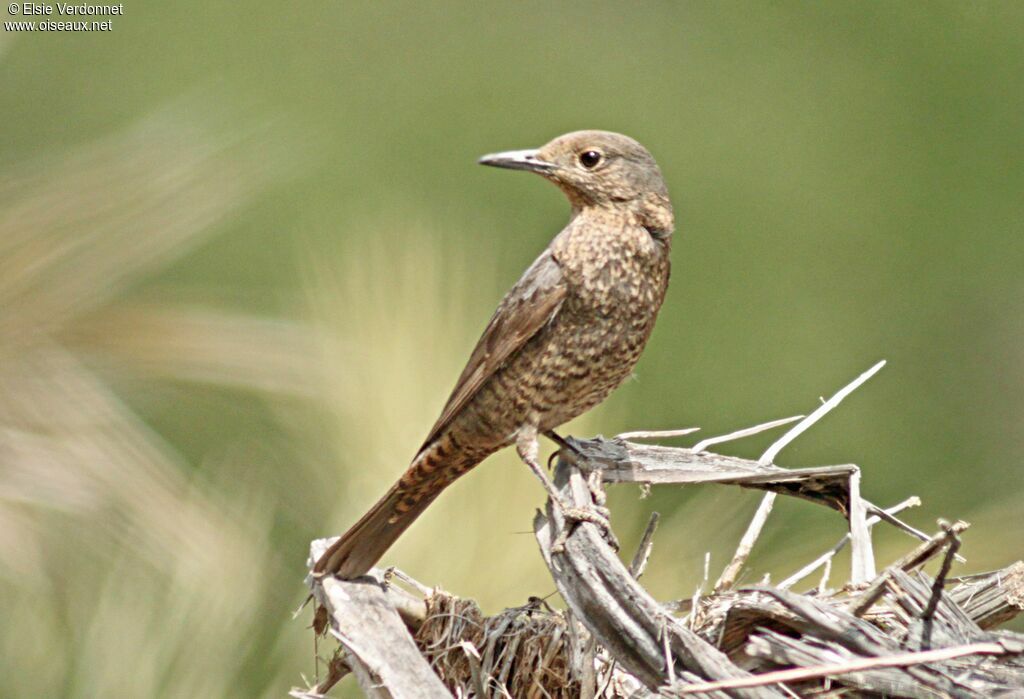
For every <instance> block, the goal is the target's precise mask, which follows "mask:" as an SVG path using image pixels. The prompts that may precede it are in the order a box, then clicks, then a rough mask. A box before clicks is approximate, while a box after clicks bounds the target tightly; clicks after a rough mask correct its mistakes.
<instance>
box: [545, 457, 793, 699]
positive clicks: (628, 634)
mask: <svg viewBox="0 0 1024 699" xmlns="http://www.w3.org/2000/svg"><path fill="white" fill-rule="evenodd" d="M555 483H556V485H557V486H558V487H559V488H560V489H561V494H562V497H563V499H564V500H565V501H566V502H568V503H570V504H572V505H573V506H574V507H578V508H586V507H593V505H594V502H593V499H592V495H591V491H590V489H589V488H588V486H587V483H586V479H585V477H584V475H583V474H582V473H581V472H580V470H579V468H578V467H577V466H575V465H573V464H571V463H570V462H568V461H565V460H559V463H558V466H556V470H555ZM574 524H575V526H573V525H574ZM567 527H571V530H570V529H567ZM534 532H535V533H536V536H537V541H538V543H539V544H540V547H541V552H542V554H543V555H544V559H545V561H546V562H547V563H548V567H549V568H550V569H551V573H552V576H553V577H554V579H555V584H556V585H557V586H558V590H559V592H560V593H561V595H562V597H563V598H564V599H565V601H566V603H567V604H568V605H569V607H570V609H572V611H573V614H574V615H575V616H576V617H577V618H578V619H579V620H580V621H581V622H582V623H583V624H584V625H585V626H586V627H587V630H589V631H590V633H592V634H593V635H594V637H595V638H596V639H597V640H598V641H599V642H600V643H601V645H602V646H603V647H604V648H606V649H607V650H608V652H609V653H610V654H611V656H612V657H613V658H615V660H616V661H617V662H619V663H620V664H621V665H622V666H623V667H625V668H626V669H627V670H628V671H629V672H630V673H631V674H633V675H635V676H636V677H637V678H638V679H640V680H641V681H642V682H643V683H644V684H645V685H646V686H647V687H648V688H649V689H651V690H657V688H659V687H662V686H666V685H668V684H670V683H671V680H670V678H671V677H672V676H673V675H674V674H675V673H676V672H677V670H676V667H675V666H676V664H677V663H678V665H679V669H678V672H679V673H680V674H682V673H683V672H688V673H691V674H692V675H695V676H696V677H698V678H703V679H714V680H719V679H729V678H736V677H744V676H746V675H747V673H745V672H743V671H742V670H740V669H739V668H737V667H736V666H735V665H733V664H732V663H731V662H730V661H729V659H728V658H727V657H726V656H725V655H724V654H723V653H721V652H720V651H719V650H717V649H716V648H715V647H714V646H712V645H711V644H709V643H707V642H706V641H704V640H703V639H702V638H700V637H699V636H697V634H695V633H694V632H692V631H691V630H690V629H687V628H685V627H684V626H682V625H681V624H679V623H678V621H676V619H674V618H673V617H672V616H670V615H668V614H667V613H666V612H665V610H664V609H663V608H662V607H661V606H660V605H659V604H658V603H657V601H655V600H654V598H653V597H651V596H650V595H649V594H648V593H647V591H646V590H644V589H643V588H642V587H641V586H640V585H639V583H637V581H636V580H635V579H634V578H633V576H631V575H630V573H629V571H628V570H627V569H626V567H625V566H624V565H623V564H622V562H621V561H620V560H619V558H618V556H617V555H616V554H615V552H614V551H612V549H611V547H609V546H608V544H607V543H606V542H605V540H604V539H603V538H602V535H601V531H600V530H599V529H598V527H597V525H595V524H592V523H589V522H580V523H570V522H566V520H565V519H564V517H563V516H562V512H561V511H560V508H559V507H558V506H557V505H555V504H554V503H552V502H550V501H549V502H548V507H547V515H546V516H545V515H543V514H541V513H539V512H538V513H537V517H536V518H535V520H534ZM562 540H564V543H563V544H562V546H561V547H555V545H554V544H555V542H556V541H562ZM666 638H667V639H668V642H667V644H666V643H664V639H666ZM666 646H667V651H666ZM725 695H726V696H733V697H744V698H746V697H750V698H752V699H753V698H761V697H781V696H783V695H782V694H781V693H780V692H778V691H777V690H775V689H771V688H758V689H755V690H734V691H730V692H727V693H726V694H725Z"/></svg>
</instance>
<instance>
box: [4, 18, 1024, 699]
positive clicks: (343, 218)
mask: <svg viewBox="0 0 1024 699" xmlns="http://www.w3.org/2000/svg"><path fill="white" fill-rule="evenodd" d="M4 19H5V20H9V19H10V17H6V16H5V17H4ZM19 19H20V18H19ZM1022 36H1024V4H1021V3H1018V2H1002V3H997V2H973V1H972V2H917V3H911V2H904V3H883V2H847V3H811V2H807V3H794V2H762V3H745V2H744V3H738V2H737V3H719V2H708V3H703V2H702V3H697V2H686V3H671V2H650V3H644V4H639V5H636V6H629V7H627V6H626V5H623V4H620V3H605V4H598V3H560V4H557V5H553V4H551V3H532V2H517V3H500V4H499V3H464V4H447V3H442V4H438V3H418V2H401V3H391V2H384V3H351V2H346V1H344V0H342V1H338V2H330V3H323V2H309V3H302V4H288V3H265V2H263V3H248V4H246V5H245V6H244V7H243V6H241V5H239V4H238V3H232V2H179V3H146V4H142V3H134V2H126V3H125V6H124V16H123V17H114V18H113V30H112V31H111V32H107V33H60V34H56V33H53V34H44V33H38V32H37V33H28V32H13V31H4V32H2V33H0V114H2V115H3V117H2V123H3V137H2V138H0V601H2V604H3V617H4V621H3V631H2V632H0V656H2V657H3V661H2V663H3V666H2V667H0V695H2V696H62V697H66V698H72V697H95V696H125V697H158V696H160V697H163V696H166V697H186V696H187V697H222V696H223V697H229V696H231V697H234V696H237V697H263V696H266V697H280V696H282V695H283V694H284V693H285V692H286V691H287V689H288V688H289V687H290V686H293V685H301V684H303V679H302V677H303V675H305V676H306V677H308V678H311V677H312V675H313V672H314V670H313V645H312V638H311V634H310V632H309V631H308V630H307V629H306V628H305V627H306V625H307V624H308V622H309V613H308V609H307V610H306V611H305V612H304V614H303V615H302V616H301V617H300V618H299V619H297V620H292V619H291V612H292V610H294V609H296V608H297V607H298V606H299V604H300V602H301V601H302V599H303V586H302V576H303V573H304V570H305V568H304V560H305V557H306V551H307V545H308V542H309V540H310V539H312V538H314V537H318V536H325V535H329V534H333V533H338V532H340V531H341V530H342V529H343V528H344V527H345V526H347V525H348V524H349V523H351V522H352V521H353V520H354V518H355V517H357V516H358V514H359V513H360V512H361V511H362V510H363V509H364V508H365V507H367V506H368V505H369V504H370V503H371V502H372V501H373V500H374V499H375V498H376V497H377V496H378V495H379V494H380V493H381V492H382V491H383V489H384V488H385V487H386V485H388V484H390V482H391V480H392V479H393V478H394V477H395V476H396V475H397V474H398V473H399V472H400V471H401V470H402V469H403V468H404V467H405V465H406V464H407V462H408V460H409V459H410V457H411V456H412V455H413V452H414V451H415V449H416V448H417V447H418V445H419V443H420V440H421V439H422V438H423V435H424V434H425V432H426V431H427V430H428V429H429V427H430V425H431V424H432V423H433V421H434V418H435V417H436V415H437V413H438V411H439V410H440V408H441V406H442V404H443V402H444V400H445V398H446V397H447V394H448V391H449V390H450V388H451V386H452V384H453V382H454V380H455V378H456V376H457V375H458V372H459V370H460V369H461V367H462V364H463V362H464V361H465V359H466V357H467V356H468V354H469V351H470V349H471V348H472V345H473V343H474V341H475V340H476V337H477V336H478V334H479V332H480V331H481V330H482V328H483V326H484V324H485V323H486V321H487V318H488V317H489V315H490V313H491V311H492V309H493V307H494V306H495V304H496V302H497V301H498V299H499V298H500V297H501V294H502V293H503V292H504V291H505V290H506V289H507V288H508V287H509V286H510V285H511V284H512V283H513V282H514V281H515V279H516V278H517V277H518V275H519V274H520V273H521V271H522V270H523V269H524V268H525V267H526V266H527V265H528V264H529V263H530V261H531V260H532V259H533V258H534V257H535V256H536V254H537V253H538V252H539V251H540V250H541V249H542V248H543V247H544V245H545V244H546V243H547V241H548V240H549V239H550V237H551V236H552V235H553V234H554V233H556V232H557V231H558V230H559V229H560V228H561V226H562V225H563V224H564V222H565V220H566V216H567V205H566V203H565V202H564V200H563V199H562V197H561V195H560V194H559V193H558V192H557V191H556V190H555V189H554V188H552V187H551V186H549V185H547V184H546V183H544V182H542V181H541V180H540V179H539V178H536V177H528V176H526V175H523V174H518V173H508V172H497V171H491V170H484V169H482V168H479V167H477V166H476V165H474V159H475V158H476V157H477V156H478V155H480V154H482V153H486V152H491V151H494V150H499V149H506V148H523V147H530V146H535V145H539V144H541V143H543V142H545V141H547V140H548V139H549V138H551V137H553V136H556V135H558V134H560V133H562V132H565V131H569V130H574V129H580V128H603V129H611V130H616V131H622V132H625V133H628V134H629V135H631V136H634V137H635V138H637V139H638V140H640V141H641V142H642V143H644V144H645V145H646V146H648V148H649V149H650V150H651V151H652V152H653V153H654V154H655V156H656V157H657V159H658V161H659V162H660V164H661V166H662V168H663V170H664V172H665V175H666V178H667V179H668V182H669V186H670V189H671V191H672V195H673V199H674V202H675V205H676V210H677V213H678V219H679V229H678V233H677V238H676V243H675V247H674V251H673V258H674V271H673V283H672V287H671V289H670V292H669V297H668V300H667V302H666V305H665V307H664V310H663V312H662V315H661V319H660V322H659V325H658V328H657V330H656V331H655V334H654V336H653V338H652V341H651V343H650V345H649V346H648V349H647V351H646V354H645V355H644V358H643V360H642V361H641V363H640V365H639V367H638V369H637V378H636V380H635V381H631V382H629V383H627V385H625V386H624V387H623V388H621V389H620V390H619V391H618V392H617V393H616V394H615V395H614V396H613V397H612V399H610V400H609V401H608V402H607V403H606V404H605V405H604V406H602V407H601V408H599V409H597V410H595V411H593V413H591V414H590V415H588V416H586V417H585V418H583V419H582V420H580V421H578V423H576V424H574V425H572V426H571V427H570V429H569V431H571V432H573V433H575V434H580V435H590V434H595V433H603V434H606V435H611V434H615V433H618V432H621V431H625V430H629V429H645V428H646V429H654V428H672V427H683V426H693V425H699V426H701V427H702V428H703V431H702V433H701V434H702V435H706V436H710V435H713V434H716V433H722V432H726V431H730V430H733V429H737V428H740V427H744V426H748V425H750V424H754V423H757V422H761V421H765V420H769V419H772V418H776V417H782V416H786V415H792V414H794V413H803V412H807V411H810V410H812V409H813V408H814V407H815V406H816V404H817V402H818V399H819V396H822V395H825V396H827V395H830V394H831V393H833V392H834V391H835V390H836V389H838V388H839V387H841V386H842V385H844V384H845V383H847V382H848V381H849V380H851V379H852V378H854V377H855V376H856V375H857V374H859V373H860V372H861V371H862V370H864V369H866V368H867V367H869V366H870V365H871V364H873V363H874V362H875V361H877V360H878V359H880V358H886V359H888V360H889V365H888V367H887V368H886V369H885V370H884V371H883V372H882V373H881V374H880V375H878V376H877V377H876V378H874V379H872V381H871V382H869V383H868V384H867V385H866V386H864V387H863V388H862V389H860V390H859V391H858V392H857V393H855V394H854V395H853V396H852V397H851V398H850V399H848V401H847V403H845V404H844V405H843V406H842V407H841V408H839V409H838V410H837V411H836V412H835V413H833V414H832V415H830V416H829V417H827V418H826V419H825V420H824V421H823V422H821V423H820V424H819V425H817V426H815V427H814V429H812V430H811V431H810V432H809V433H807V434H806V435H805V436H803V437H801V438H800V439H799V440H798V441H797V442H796V443H795V444H794V445H793V446H792V447H790V448H788V449H787V450H786V451H784V452H783V454H782V456H781V458H780V463H782V464H784V465H788V466H801V465H813V464H825V463H846V462H855V463H857V464H860V465H861V466H862V468H863V470H864V492H865V494H866V496H867V497H868V498H869V499H871V500H873V501H874V502H876V503H878V504H881V505H889V504H892V503H894V502H896V501H898V500H901V499H903V498H904V497H906V496H909V495H911V494H916V495H920V496H921V497H922V499H923V500H924V505H923V507H921V508H918V509H916V510H914V511H912V512H910V513H908V514H907V518H908V519H909V520H910V521H912V522H913V523H915V524H917V525H918V526H920V527H921V528H923V529H929V530H930V529H933V528H934V526H935V520H936V518H937V517H940V516H941V517H947V518H964V519H967V520H969V521H971V522H972V523H973V525H974V526H973V527H972V529H971V530H970V531H969V532H968V533H967V536H966V544H965V548H964V551H963V552H964V554H965V555H966V556H967V558H968V563H967V564H966V565H965V566H960V567H959V570H960V571H977V570H984V569H988V568H993V567H997V566H1002V565H1005V564H1008V563H1010V562H1011V561H1012V560H1016V558H1018V557H1020V556H1021V554H1022V547H1021V543H1020V542H1021V540H1022V539H1024V507H1022V504H1021V503H1022V497H1024V429H1022V427H1024V425H1022V416H1024V225H1022V221H1024V169H1022V162H1024V117H1022V115H1024V45H1022V42H1021V37H1022ZM774 436H775V435H763V436H762V437H759V438H757V439H752V440H749V441H745V442H740V443H736V444H734V445H729V448H728V449H727V450H726V451H727V452H728V453H735V454H738V455H743V456H756V455H757V454H759V453H760V451H761V450H763V448H764V447H765V446H766V445H767V444H768V443H770V441H771V440H772V439H773V438H774ZM679 443H680V444H686V443H692V442H682V441H680V442H679ZM757 500H758V495H757V494H754V493H749V492H746V491H744V492H736V491H734V490H732V489H729V488H725V487H715V486H708V487H702V488H693V489H686V490H679V489H666V490H658V491H655V493H654V494H653V495H652V496H651V497H650V498H648V499H645V500H641V499H639V498H638V496H637V491H636V489H635V488H623V489H620V490H617V491H613V493H612V506H613V510H614V513H615V516H614V521H615V524H616V529H617V530H618V531H619V533H620V535H621V536H622V538H623V540H624V544H625V547H624V550H625V551H626V552H627V553H628V552H629V551H631V550H632V548H631V547H632V546H633V545H634V542H635V541H636V538H637V536H638V534H639V531H640V530H641V529H642V527H643V524H644V523H645V521H646V517H647V511H649V510H650V509H652V508H653V509H658V510H659V511H661V512H662V513H663V515H665V519H664V520H663V524H662V527H661V529H660V532H659V534H658V537H657V539H656V542H655V549H654V557H653V559H652V565H651V569H650V572H649V574H648V584H649V585H650V587H651V588H652V590H653V591H654V592H655V593H656V594H658V595H659V596H661V597H663V598H672V597H683V596H689V595H690V594H692V592H693V590H694V588H695V587H696V586H697V584H698V583H699V581H700V579H701V577H702V568H703V562H704V555H705V552H710V555H711V574H712V577H714V576H715V575H717V572H718V571H719V570H721V568H722V566H723V565H724V564H725V563H726V562H727V561H728V559H729V557H730V556H731V553H732V551H733V549H734V547H735V544H736V541H737V540H738V538H739V536H740V534H741V532H742V531H743V529H744V528H745V526H746V524H747V522H748V520H749V516H750V514H751V513H752V511H753V508H754V506H755V503H756V501H757ZM541 502H542V493H541V489H540V488H539V487H538V486H537V485H536V484H535V483H534V482H533V481H532V479H531V478H530V476H529V475H528V474H527V472H526V469H525V468H523V467H522V466H521V465H519V464H518V463H517V462H516V461H515V459H514V458H513V457H512V455H510V454H502V455H500V456H498V457H495V458H492V459H491V460H490V461H488V462H487V463H486V464H485V465H484V466H482V467H481V468H480V469H479V470H477V471H476V472H474V473H472V474H471V475H470V476H468V477H467V478H465V479H464V480H463V481H462V482H460V483H458V484H457V485H455V486H454V487H453V488H452V489H451V490H450V491H449V492H448V493H446V494H445V496H444V497H442V498H441V499H440V500H439V502H438V503H437V504H436V505H435V506H434V507H433V508H432V509H431V510H430V511H429V512H428V514H427V515H425V516H424V518H423V519H422V520H421V521H420V522H419V523H418V524H417V525H416V527H415V528H414V529H413V530H412V531H411V532H410V533H409V534H408V535H407V536H406V537H405V538H404V539H403V540H402V541H401V542H400V544H399V545H398V546H396V547H395V548H394V549H393V550H392V551H391V552H390V553H389V555H388V556H387V558H386V559H385V563H388V564H397V565H399V566H400V567H402V568H404V569H405V570H407V571H408V572H409V573H411V574H413V575H414V576H416V577H417V578H419V579H420V580H421V581H423V582H425V583H428V584H439V585H442V586H444V587H446V588H447V589H449V590H452V591H454V592H457V593H458V594H461V595H466V596H473V597H476V598H477V599H479V600H480V601H481V603H482V604H483V605H484V606H485V609H486V610H488V611H492V612H493V611H496V610H498V609H500V608H502V607H503V606H507V605H516V604H520V603H522V602H524V601H525V599H526V598H527V596H529V595H546V594H549V593H551V592H552V591H553V585H552V584H551V582H550V580H549V579H548V577H547V576H546V574H545V571H544V568H543V566H542V564H541V562H540V557H539V556H538V554H537V551H536V546H535V543H534V541H533V538H532V536H531V535H530V534H528V533H527V532H528V530H529V523H530V521H531V517H532V513H533V510H534V508H535V507H537V506H538V505H539V504H540V503H541ZM842 531H843V522H842V521H841V519H840V518H839V517H837V516H836V515H835V514H834V513H831V512H825V511H819V510H817V509H816V508H815V507H814V506H812V505H809V504H806V503H802V502H780V503H779V504H778V505H777V508H776V512H775V513H774V514H773V516H772V519H771V520H770V521H769V525H768V529H767V531H766V533H765V536H764V537H763V538H762V539H761V541H760V542H759V543H758V546H757V548H756V550H755V552H754V557H753V559H752V561H751V570H750V572H749V573H748V575H747V580H757V579H760V577H761V576H762V575H763V574H764V573H771V574H772V575H773V576H784V575H787V574H789V573H791V572H793V571H794V570H795V569H797V568H798V567H800V566H801V565H802V564H803V563H805V562H806V561H808V560H809V559H810V558H811V557H812V556H814V555H817V554H818V553H819V552H821V551H823V550H824V549H825V548H827V547H828V546H831V545H832V544H833V543H834V541H835V540H836V538H837V537H838V536H839V535H840V534H841V533H842ZM875 540H876V545H877V548H878V554H879V559H880V561H881V562H885V561H888V560H891V558H892V557H894V556H896V555H897V554H899V553H901V552H903V551H904V550H906V549H907V548H908V547H909V546H910V545H912V542H911V540H909V539H907V538H906V537H905V536H903V535H902V534H899V533H897V532H895V531H893V530H891V529H885V528H880V529H878V530H877V531H876V534H875ZM844 573H845V560H844V562H843V564H842V565H839V566H838V568H837V570H836V571H835V574H834V577H833V580H834V581H836V582H841V579H842V575H843V574H844ZM353 691H354V689H353V687H352V686H350V685H347V684H346V685H345V687H344V688H343V689H342V690H341V693H342V694H345V692H349V693H351V692H353Z"/></svg>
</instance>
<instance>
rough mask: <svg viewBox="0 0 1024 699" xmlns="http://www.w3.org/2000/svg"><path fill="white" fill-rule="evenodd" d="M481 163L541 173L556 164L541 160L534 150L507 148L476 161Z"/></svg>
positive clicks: (549, 169)
mask: <svg viewBox="0 0 1024 699" xmlns="http://www.w3.org/2000/svg"><path fill="white" fill-rule="evenodd" d="M477 162H478V163H480V164H481V165H490V166H491V167H503V168H508V169H509V170H529V171H530V172H538V173H541V174H544V173H547V172H551V171H552V170H554V169H556V168H557V167H558V166H557V165H555V164H554V163H549V162H546V161H544V160H541V159H540V158H539V157H538V155H537V151H535V150H507V151H505V152H504V153H491V154H490V155H485V156H484V157H482V158H480V159H479V160H478V161H477Z"/></svg>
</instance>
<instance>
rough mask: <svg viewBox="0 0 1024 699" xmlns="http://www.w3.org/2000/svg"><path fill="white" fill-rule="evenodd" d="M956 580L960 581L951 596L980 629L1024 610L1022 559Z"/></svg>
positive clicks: (995, 624) (1023, 563)
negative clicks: (991, 570) (1000, 567)
mask: <svg viewBox="0 0 1024 699" xmlns="http://www.w3.org/2000/svg"><path fill="white" fill-rule="evenodd" d="M958 581H959V583H960V584H959V585H957V586H956V587H955V588H953V590H952V591H950V596H951V597H952V598H953V601H954V602H956V603H957V604H958V605H960V606H961V607H962V608H963V610H964V611H965V612H966V613H967V615H968V616H969V617H971V618H972V619H974V621H975V622H977V624H978V626H980V627H981V628H983V629H990V628H992V627H994V626H998V625H999V624H1002V623H1004V622H1007V621H1009V620H1010V619H1013V618H1014V617H1015V616H1017V615H1018V614H1020V613H1021V612H1024V561H1017V562H1016V563H1014V564H1013V565H1011V566H1008V567H1006V568H1003V569H1002V570H996V571H993V572H991V573H981V574H979V575H971V576H967V577H962V578H959V579H958Z"/></svg>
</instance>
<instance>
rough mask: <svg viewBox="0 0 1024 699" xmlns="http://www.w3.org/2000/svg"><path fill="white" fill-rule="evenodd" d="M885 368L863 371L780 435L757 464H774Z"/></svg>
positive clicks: (876, 367)
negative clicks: (791, 445) (814, 425)
mask: <svg viewBox="0 0 1024 699" xmlns="http://www.w3.org/2000/svg"><path fill="white" fill-rule="evenodd" d="M884 366H885V360H884V359H883V360H882V361H880V362H878V363H877V364H875V365H874V366H873V367H871V368H870V369H868V370H867V371H865V372H864V373H863V374H861V375H860V376H858V377H857V378H856V379H854V380H853V381H852V382H850V383H849V384H847V385H846V386H845V387H843V388H842V389H840V390H839V391H838V392H837V393H836V394H835V395H834V396H832V397H831V398H829V399H828V400H827V401H825V402H824V403H822V404H821V405H820V406H818V409H817V410H815V411H814V412H813V413H811V414H810V415H808V416H807V417H805V418H804V419H803V420H801V421H800V422H799V423H797V424H796V426H794V427H792V428H791V429H790V430H789V431H788V432H786V434H784V435H782V437H780V438H779V440H778V441H776V442H775V443H774V444H772V445H771V446H770V447H768V449H767V451H765V453H764V454H762V455H761V458H760V459H759V460H758V463H761V464H771V463H775V457H776V456H778V455H779V452H780V451H782V450H783V449H785V448H786V446H787V445H788V444H789V443H790V442H792V441H793V440H794V439H796V438H797V437H799V436H800V435H801V434H803V433H804V432H805V431H806V430H807V429H808V428H809V427H810V426H811V425H813V424H814V423H816V422H817V421H818V420H820V419H821V418H823V417H824V416H825V415H826V414H827V413H829V412H830V411H831V410H832V409H833V408H835V407H836V406H837V405H839V404H840V403H841V402H842V401H843V399H844V398H846V397H847V396H848V395H850V394H851V393H853V392H854V391H856V390H857V388H859V387H860V385H861V384H862V383H864V382H865V381H867V380H868V379H870V378H871V377H872V376H874V375H875V374H877V373H878V372H879V371H881V370H882V367H884Z"/></svg>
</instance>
